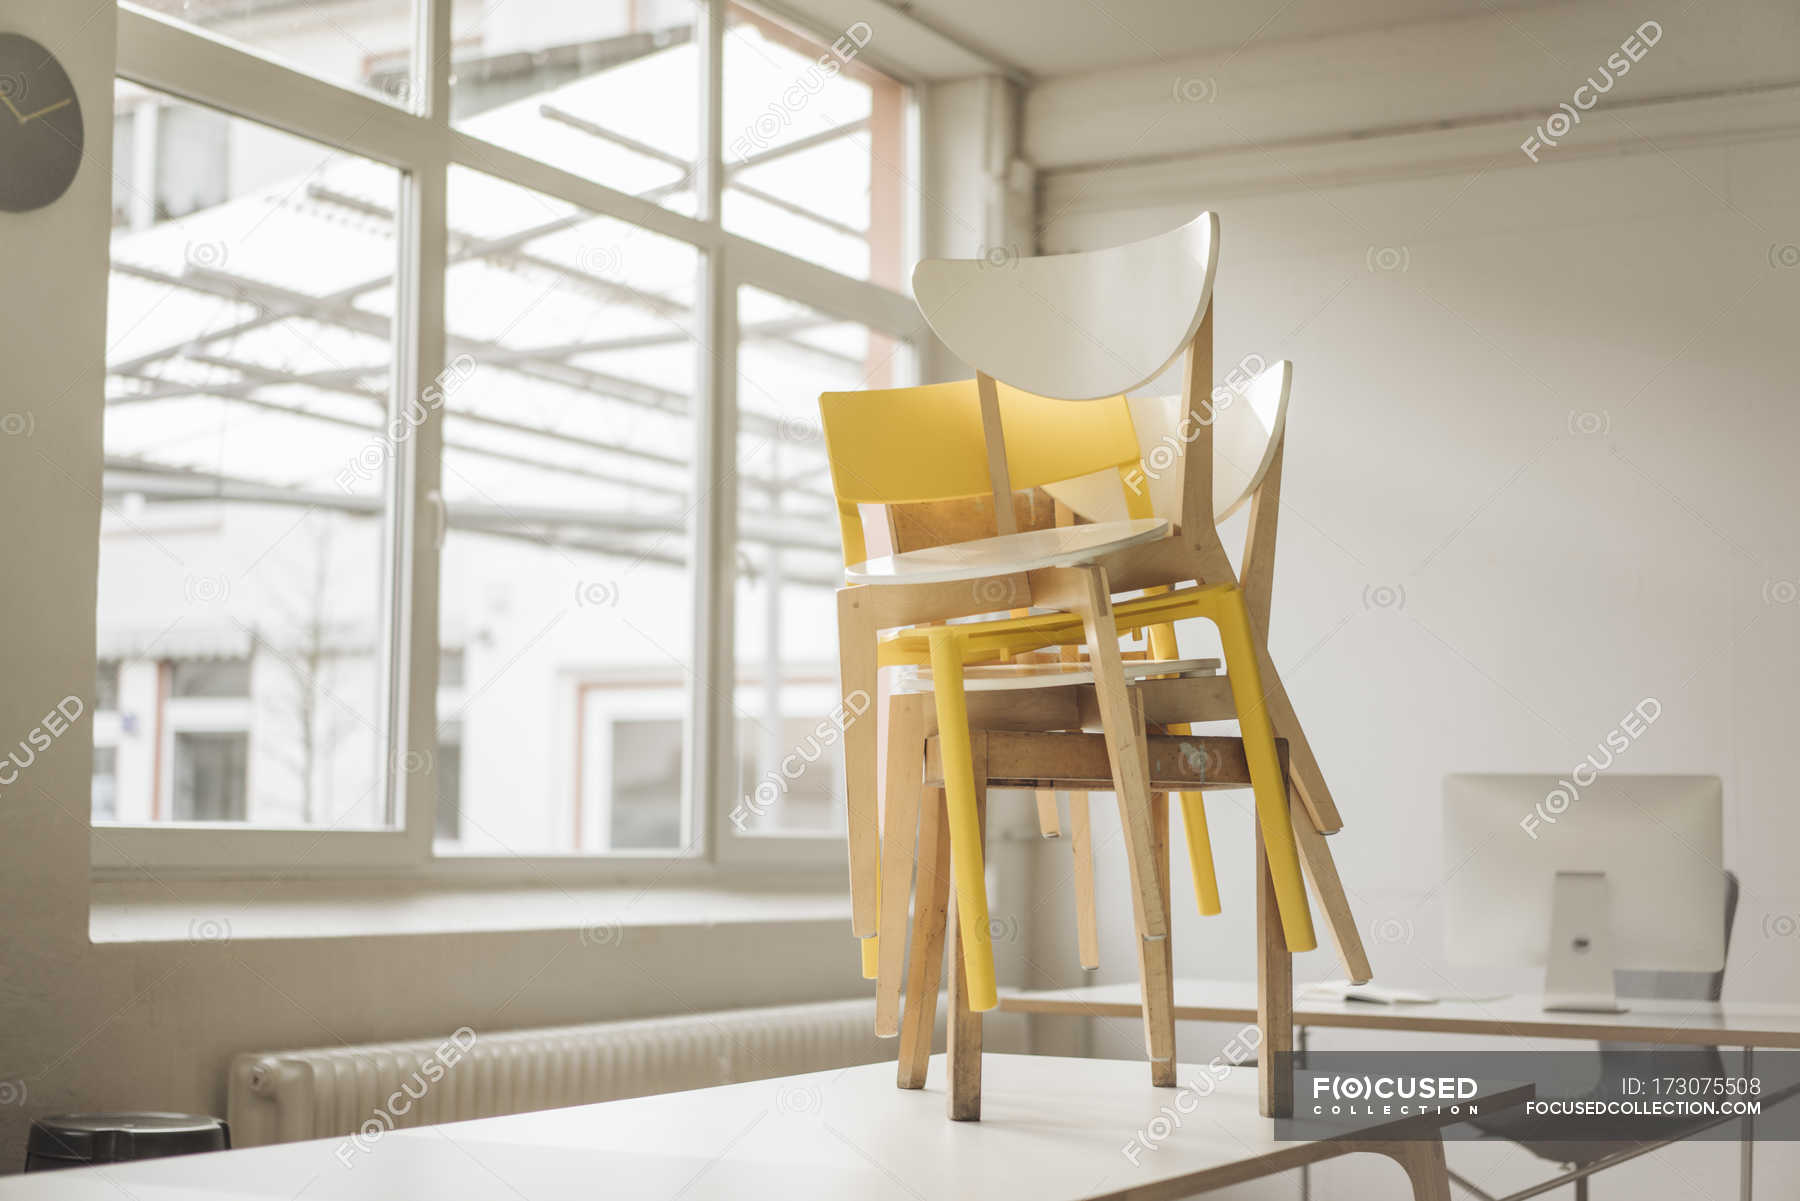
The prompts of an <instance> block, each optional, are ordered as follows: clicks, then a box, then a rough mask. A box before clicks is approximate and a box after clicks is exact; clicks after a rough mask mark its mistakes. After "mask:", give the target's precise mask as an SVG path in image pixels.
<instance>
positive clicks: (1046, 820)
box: [1037, 788, 1062, 838]
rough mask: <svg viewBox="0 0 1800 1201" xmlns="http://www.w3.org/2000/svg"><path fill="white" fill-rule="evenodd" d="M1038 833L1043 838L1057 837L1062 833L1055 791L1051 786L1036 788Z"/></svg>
mask: <svg viewBox="0 0 1800 1201" xmlns="http://www.w3.org/2000/svg"><path fill="white" fill-rule="evenodd" d="M1037 815H1038V833H1039V834H1042V835H1043V836H1044V837H1045V838H1057V837H1060V836H1061V835H1062V817H1061V815H1060V814H1058V813H1057V812H1056V791H1055V790H1054V789H1051V788H1040V789H1038V790H1037Z"/></svg>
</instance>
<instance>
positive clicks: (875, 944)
mask: <svg viewBox="0 0 1800 1201" xmlns="http://www.w3.org/2000/svg"><path fill="white" fill-rule="evenodd" d="M858 941H859V943H860V945H861V946H862V973H863V979H864V980H873V979H875V978H876V977H877V976H879V975H880V974H881V972H880V970H879V969H880V967H881V939H880V938H879V937H878V936H877V935H874V934H871V935H869V937H867V938H864V939H860V940H858Z"/></svg>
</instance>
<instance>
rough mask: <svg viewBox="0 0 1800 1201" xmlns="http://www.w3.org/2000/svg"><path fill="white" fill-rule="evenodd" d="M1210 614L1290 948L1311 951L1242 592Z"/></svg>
mask: <svg viewBox="0 0 1800 1201" xmlns="http://www.w3.org/2000/svg"><path fill="white" fill-rule="evenodd" d="M1212 618H1213V620H1214V622H1216V623H1217V624H1218V627H1219V637H1220V641H1221V642H1222V643H1223V644H1224V647H1225V673H1226V677H1227V679H1228V680H1229V681H1230V685H1231V700H1232V704H1233V706H1234V707H1235V708H1236V709H1237V716H1238V731H1239V733H1240V734H1241V735H1242V736H1243V739H1244V757H1245V758H1246V759H1247V760H1248V761H1249V764H1250V781H1251V789H1252V791H1253V792H1254V793H1255V795H1256V817H1257V824H1258V825H1259V826H1260V827H1261V828H1262V833H1263V839H1264V841H1265V842H1266V844H1267V846H1268V854H1269V874H1270V876H1271V877H1272V878H1273V879H1274V882H1275V896H1276V898H1277V899H1278V900H1279V901H1280V904H1281V926H1282V930H1283V932H1284V934H1285V935H1286V938H1287V948H1288V950H1290V951H1310V950H1312V949H1313V948H1314V947H1316V946H1318V945H1319V940H1318V935H1317V934H1316V933H1315V932H1314V931H1313V923H1312V913H1311V912H1310V911H1309V910H1308V909H1307V905H1306V884H1305V883H1304V882H1303V881H1302V880H1301V878H1300V857H1299V853H1298V852H1297V851H1296V849H1295V847H1294V825H1293V818H1292V817H1291V815H1290V814H1289V811H1288V799H1287V788H1286V786H1285V784H1284V781H1285V779H1286V775H1287V773H1285V772H1284V771H1282V770H1281V758H1280V756H1279V755H1278V754H1277V753H1276V750H1275V732H1274V730H1273V729H1272V728H1271V726H1270V724H1269V710H1268V707H1267V706H1266V705H1265V704H1264V703H1263V690H1262V673H1261V672H1260V671H1259V670H1258V668H1257V657H1256V647H1255V644H1254V643H1253V641H1252V640H1251V637H1250V615H1249V614H1248V613H1247V612H1246V611H1245V609H1244V595H1243V593H1242V592H1239V591H1238V590H1237V589H1235V588H1231V589H1225V590H1222V591H1221V592H1220V594H1219V600H1218V605H1217V608H1216V609H1215V610H1214V612H1213V613H1212Z"/></svg>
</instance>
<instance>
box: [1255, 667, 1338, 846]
mask: <svg viewBox="0 0 1800 1201" xmlns="http://www.w3.org/2000/svg"><path fill="white" fill-rule="evenodd" d="M1256 653H1257V668H1258V670H1259V671H1260V672H1261V674H1262V685H1263V688H1262V691H1263V696H1264V698H1265V701H1266V703H1267V705H1268V710H1269V722H1270V724H1271V725H1272V726H1273V727H1274V729H1275V736H1276V737H1277V738H1285V739H1287V741H1288V756H1289V758H1290V759H1291V761H1292V766H1291V770H1292V772H1293V782H1294V784H1295V785H1297V791H1298V792H1299V794H1300V800H1301V803H1303V804H1304V805H1305V806H1306V811H1307V813H1308V814H1309V815H1310V816H1311V818H1312V826H1313V829H1315V830H1317V831H1318V832H1319V833H1321V834H1335V833H1337V832H1338V831H1339V830H1341V829H1343V828H1344V819H1343V817H1342V816H1340V815H1339V813H1338V807H1337V801H1336V800H1334V799H1333V797H1332V795H1331V788H1330V786H1329V785H1327V784H1326V783H1325V773H1324V771H1323V770H1321V769H1320V767H1319V760H1318V758H1317V757H1316V756H1315V755H1314V754H1313V749H1312V744H1311V743H1310V742H1308V741H1307V740H1306V731H1305V730H1304V729H1302V728H1301V726H1300V715H1299V714H1297V713H1295V712H1294V702H1292V701H1291V700H1289V699H1288V694H1287V688H1286V687H1285V686H1284V685H1283V684H1282V682H1281V675H1280V673H1279V672H1277V671H1276V669H1275V661H1274V660H1273V659H1271V658H1270V657H1269V648H1268V647H1267V646H1266V645H1260V644H1259V645H1258V646H1257V648H1256Z"/></svg>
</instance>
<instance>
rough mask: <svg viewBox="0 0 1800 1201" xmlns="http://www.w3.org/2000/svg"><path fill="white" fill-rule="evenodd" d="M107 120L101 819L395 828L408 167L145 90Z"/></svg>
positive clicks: (126, 88) (121, 97)
mask: <svg viewBox="0 0 1800 1201" xmlns="http://www.w3.org/2000/svg"><path fill="white" fill-rule="evenodd" d="M115 117H116V119H115V123H114V128H115V133H116V134H117V135H119V136H124V134H123V131H130V134H129V136H130V138H131V139H132V141H131V144H132V145H134V146H135V147H136V152H135V153H134V154H132V155H131V156H130V157H127V158H122V159H120V160H119V161H118V162H116V163H115V164H114V167H115V178H116V180H118V181H120V182H121V183H122V195H123V197H124V200H123V204H122V205H115V212H116V213H117V210H119V209H121V208H122V209H123V215H122V218H121V219H120V221H119V223H118V225H117V226H116V227H115V228H114V230H113V239H112V278H111V285H110V294H109V303H110V310H109V315H108V331H107V380H106V425H105V430H106V433H105V451H106V462H105V475H104V502H105V510H104V513H103V516H102V518H101V528H100V598H99V613H98V619H99V642H100V657H101V659H102V660H104V661H105V665H104V668H103V676H102V679H101V681H100V682H99V687H98V689H97V692H98V694H99V695H98V698H97V699H98V700H99V704H98V705H97V706H96V716H95V738H96V741H97V742H100V743H103V744H104V745H106V746H108V747H110V748H112V749H113V751H114V757H113V759H112V761H111V778H112V781H113V783H112V791H111V794H110V800H109V804H110V806H111V811H110V813H108V814H107V815H105V816H104V817H103V816H102V814H101V813H100V812H99V811H98V809H97V810H96V813H95V817H96V818H97V819H101V820H117V821H121V822H131V823H140V822H166V821H244V822H250V823H253V824H258V825H295V824H299V825H319V826H331V827H334V828H356V827H369V826H380V825H386V824H387V823H388V812H387V808H388V807H387V790H386V786H385V772H384V770H383V762H384V760H385V758H386V754H385V747H386V744H387V733H386V701H385V698H386V694H387V686H388V681H387V679H386V670H385V663H386V653H385V650H384V643H385V631H386V616H385V615H386V602H385V597H384V593H383V585H382V581H383V580H384V579H385V578H387V576H388V572H387V570H386V569H385V567H384V561H385V560H384V554H385V552H384V549H383V545H384V542H383V533H382V530H383V522H384V520H385V513H386V503H385V497H386V481H387V470H386V464H387V461H388V459H389V458H390V457H391V451H392V446H391V444H390V443H388V442H387V441H385V440H384V435H383V434H382V428H383V426H384V425H385V424H386V419H387V413H388V411H389V398H388V380H389V375H390V365H391V363H392V360H393V346H392V335H391V330H390V328H389V326H390V321H391V313H392V305H393V271H394V265H395V264H396V263H397V262H398V256H397V248H396V244H395V231H394V219H393V212H394V209H395V206H396V204H397V203H398V200H399V190H400V177H399V174H398V173H397V172H395V171H394V170H393V169H392V168H389V167H385V166H381V165H379V164H376V163H373V162H369V161H368V160H365V159H360V158H357V157H355V156H352V155H346V154H342V153H339V152H336V151H332V150H328V149H326V148H325V147H322V146H319V145H316V144H314V143H311V142H307V141H304V140H302V139H299V138H295V137H292V136H290V135H288V134H285V133H278V132H276V131H275V130H272V129H268V128H266V127H263V126H260V125H257V124H254V123H252V122H249V121H244V120H240V119H238V118H234V117H227V116H225V115H224V114H222V113H218V112H215V111H213V110H211V109H204V108H199V107H196V106H194V105H190V104H186V103H184V102H182V101H178V100H175V99H173V98H172V97H169V96H165V95H162V94H160V93H157V92H153V91H150V90H147V89H145V88H141V87H138V86H136V85H134V84H128V83H123V82H121V83H120V84H119V85H118V87H117V90H116V93H115ZM99 803H100V802H99V792H98V790H96V805H98V804H99Z"/></svg>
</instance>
